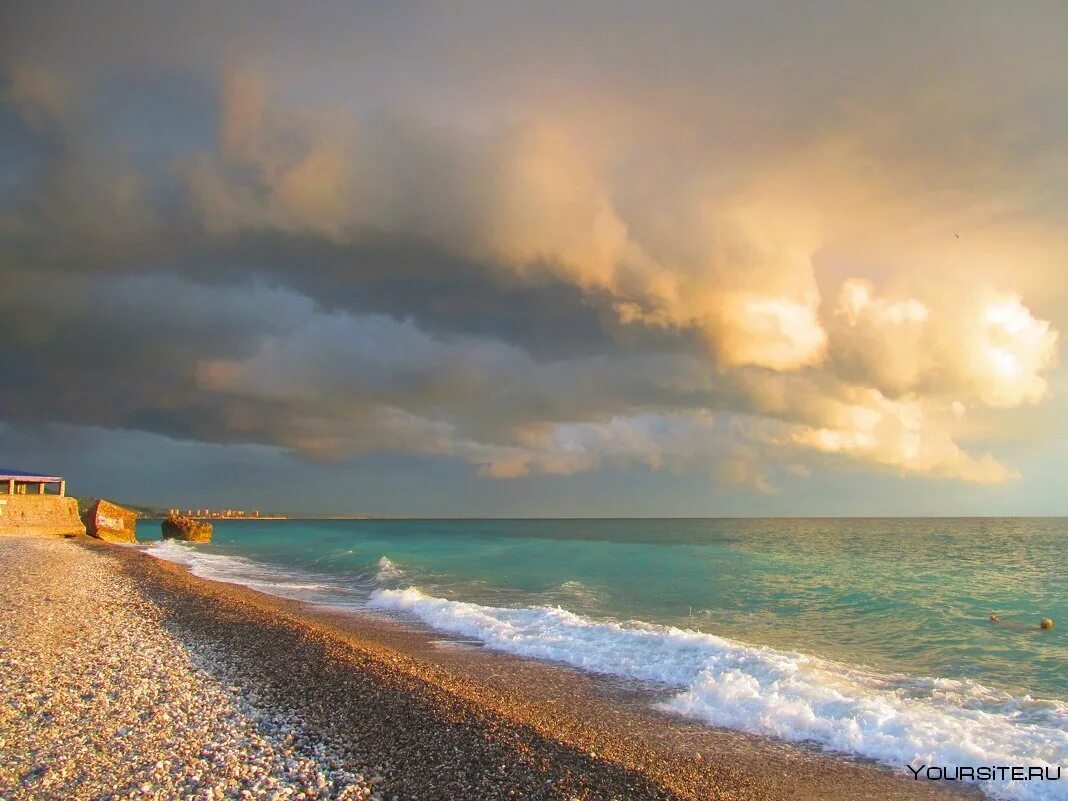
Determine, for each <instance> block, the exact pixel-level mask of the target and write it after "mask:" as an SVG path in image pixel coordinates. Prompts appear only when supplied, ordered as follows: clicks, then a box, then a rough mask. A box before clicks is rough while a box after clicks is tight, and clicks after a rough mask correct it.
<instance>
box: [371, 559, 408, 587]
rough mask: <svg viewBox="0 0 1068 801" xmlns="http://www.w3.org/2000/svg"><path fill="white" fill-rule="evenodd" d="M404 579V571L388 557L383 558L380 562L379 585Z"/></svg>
mask: <svg viewBox="0 0 1068 801" xmlns="http://www.w3.org/2000/svg"><path fill="white" fill-rule="evenodd" d="M402 578H404V571H403V570H401V569H400V568H399V567H397V565H396V563H395V562H393V560H392V559H390V558H389V557H388V556H383V557H382V558H381V559H379V560H378V574H377V576H376V579H377V581H378V583H379V584H386V583H390V582H397V581H400V580H401V579H402Z"/></svg>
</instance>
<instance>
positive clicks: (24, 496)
mask: <svg viewBox="0 0 1068 801" xmlns="http://www.w3.org/2000/svg"><path fill="white" fill-rule="evenodd" d="M49 490H52V492H49ZM66 492H67V482H66V481H64V479H63V477H62V476H49V475H43V474H41V473H26V472H22V471H17V470H7V469H3V468H0V534H22V535H54V536H66V537H69V536H74V535H76V534H84V533H85V525H84V524H83V523H82V521H81V519H79V517H78V501H77V500H76V499H74V498H68V497H66Z"/></svg>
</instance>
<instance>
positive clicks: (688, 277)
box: [0, 4, 1068, 492]
mask: <svg viewBox="0 0 1068 801" xmlns="http://www.w3.org/2000/svg"><path fill="white" fill-rule="evenodd" d="M237 10H239V7H238V6H234V7H233V8H231V9H228V10H226V11H225V12H223V11H217V10H215V9H213V8H209V7H204V8H201V9H198V10H192V11H190V12H189V13H187V14H183V15H182V16H181V18H180V19H178V18H174V17H172V16H171V13H172V12H171V11H169V10H168V9H167V8H166V7H159V8H152V7H146V8H143V9H141V10H140V11H139V12H137V13H136V14H133V15H129V16H128V15H125V14H124V15H121V16H120V15H118V14H117V12H116V13H115V14H112V15H110V16H109V13H108V11H107V10H106V9H105V10H104V11H103V12H102V13H101V14H100V15H99V16H101V17H103V18H110V19H112V21H113V22H114V26H113V27H112V28H108V27H106V26H105V27H104V28H101V27H99V26H97V25H96V24H94V23H90V22H89V21H86V20H82V21H80V22H79V20H78V19H76V16H77V15H76V14H75V15H71V14H67V13H61V12H60V11H59V10H58V9H56V8H52V7H50V6H48V5H47V4H38V5H35V6H34V7H33V8H22V9H19V10H17V11H12V12H9V14H10V18H9V19H8V25H6V26H5V30H6V31H8V33H7V34H5V36H6V38H7V42H6V44H7V45H9V47H7V48H5V52H6V53H7V54H8V55H7V56H5V59H6V61H5V62H3V63H2V65H0V66H2V68H3V74H4V94H3V106H2V108H0V149H2V151H3V152H4V153H5V154H7V155H6V156H5V157H4V161H3V163H0V238H2V240H3V255H2V256H0V259H2V261H0V280H2V283H3V287H4V291H3V293H2V294H0V352H2V354H3V361H2V364H0V383H2V386H3V389H2V390H0V414H2V416H3V418H4V419H5V420H7V421H9V422H19V423H25V424H35V425H46V424H52V423H57V422H60V423H69V424H76V425H85V426H97V427H104V428H110V429H116V430H125V429H129V430H134V431H146V432H153V433H161V434H164V435H166V436H170V437H174V438H177V439H183V440H193V441H202V442H208V443H238V442H240V443H249V444H262V445H272V446H280V447H282V448H285V449H290V450H291V451H293V452H294V453H297V454H300V455H302V456H304V457H308V458H311V459H317V460H324V459H325V460H344V459H347V458H349V457H351V456H353V455H359V454H368V453H402V454H410V455H416V456H443V457H446V458H452V459H456V460H458V461H459V462H462V463H466V464H469V465H470V466H471V469H472V470H476V471H478V472H479V473H480V474H481V475H484V476H487V477H492V478H497V479H512V478H517V477H521V476H526V475H530V474H534V473H546V474H555V475H571V474H577V473H582V472H588V471H594V470H597V469H600V468H604V467H609V468H633V467H639V468H642V469H649V470H670V471H675V472H680V473H682V472H703V473H707V475H708V476H709V477H710V480H711V481H715V482H717V483H720V484H722V485H724V486H738V487H746V488H749V489H752V490H756V491H760V492H774V491H775V490H776V476H782V475H790V476H794V477H797V476H814V475H819V474H822V473H823V472H832V471H836V470H841V469H845V468H851V467H852V468H856V467H861V468H865V469H872V470H876V471H886V470H892V471H895V472H898V473H905V474H915V475H922V476H930V477H940V478H951V479H958V480H962V481H967V482H977V483H990V484H993V483H1001V482H1005V481H1008V480H1011V479H1013V478H1015V477H1017V476H1018V475H1019V469H1018V467H1016V466H1015V465H1012V464H1008V463H1006V462H1005V461H1004V460H1003V459H1002V458H1000V457H999V455H998V454H997V453H996V452H994V450H993V446H994V444H995V443H1004V442H1005V441H1006V440H1011V439H1012V437H1013V433H1012V432H1014V431H1015V430H1017V425H1018V424H1017V421H1019V420H1025V419H1026V415H1028V414H1029V410H1030V409H1032V408H1034V407H1036V406H1038V405H1040V404H1046V403H1050V402H1056V401H1055V400H1054V399H1053V397H1052V396H1053V393H1052V390H1051V379H1052V377H1053V376H1054V375H1055V371H1056V370H1057V369H1058V336H1059V335H1058V331H1059V329H1060V328H1063V327H1064V325H1066V324H1068V320H1066V319H1064V318H1065V316H1066V315H1065V309H1066V308H1068V306H1066V304H1065V300H1066V297H1065V289H1066V286H1065V283H1064V280H1063V278H1062V275H1063V262H1064V258H1065V256H1066V255H1068V246H1066V244H1065V242H1064V240H1063V234H1062V233H1061V232H1062V231H1063V230H1064V228H1063V226H1064V222H1065V219H1064V217H1065V214H1066V210H1068V198H1065V196H1064V191H1065V190H1064V187H1065V186H1068V182H1066V181H1065V180H1064V179H1065V178H1066V177H1068V175H1066V173H1068V161H1066V160H1065V158H1064V155H1063V150H1062V148H1060V147H1059V146H1058V132H1065V131H1066V130H1068V121H1066V119H1065V115H1064V113H1063V112H1059V111H1056V110H1055V109H1054V108H1053V107H1054V106H1055V105H1056V104H1055V103H1053V102H1052V101H1053V100H1055V99H1056V98H1059V97H1061V96H1063V94H1062V93H1063V90H1064V89H1066V88H1068V87H1066V86H1065V83H1066V82H1068V80H1066V77H1065V75H1064V73H1063V70H1059V69H1057V68H1056V64H1057V63H1058V58H1059V57H1058V55H1057V47H1056V45H1057V41H1058V39H1057V37H1056V36H1055V35H1053V31H1051V28H1052V29H1056V28H1057V27H1058V26H1061V27H1063V26H1064V24H1065V20H1064V19H1058V17H1059V16H1060V15H1059V14H1058V13H1057V12H1055V11H1052V10H1051V11H1050V16H1051V17H1052V19H1049V18H1046V17H1044V16H1043V15H1041V14H1035V15H1034V16H1033V17H1032V18H1026V17H1025V18H1022V19H1020V20H1017V27H1016V28H1014V29H1013V30H1016V31H1019V30H1023V29H1026V31H1027V32H1028V33H1029V35H1028V36H1023V35H1022V34H1017V33H1011V32H1006V31H1005V30H1004V26H1000V23H999V19H998V17H999V15H1000V14H1001V13H1003V12H1002V10H1000V9H997V8H996V7H994V6H991V7H989V9H987V12H988V13H984V14H981V15H976V17H975V19H972V20H969V21H967V22H964V23H961V22H960V21H959V20H956V19H955V15H951V14H949V13H948V12H949V11H950V10H949V9H946V10H945V13H941V12H938V11H937V10H932V9H930V8H928V7H926V6H917V7H915V8H914V9H913V11H914V12H916V14H917V15H918V17H916V18H914V17H911V16H910V15H909V14H906V13H905V12H904V10H902V9H897V10H889V9H888V10H886V11H885V12H878V13H876V12H875V11H873V10H867V11H859V10H855V11H849V12H848V13H842V9H841V8H840V7H839V8H838V9H837V10H836V11H835V13H833V14H832V13H830V10H829V9H823V10H819V9H818V8H817V11H816V12H814V13H813V14H812V15H811V16H806V17H805V18H804V19H785V18H786V17H792V16H793V14H794V13H795V12H792V11H788V10H783V9H779V14H780V16H779V17H778V18H776V17H774V16H773V17H771V18H765V17H762V16H760V15H757V14H755V13H754V12H752V11H751V10H750V6H749V5H748V4H746V5H739V6H737V7H733V8H731V7H728V6H725V7H723V8H720V9H716V10H695V9H691V8H687V9H682V8H678V9H675V10H674V13H670V14H663V15H657V16H656V18H655V19H644V18H643V17H644V12H641V11H638V12H636V13H635V15H634V17H635V19H630V20H627V21H623V20H617V19H616V18H615V16H614V15H612V9H610V8H604V9H598V8H597V7H596V6H595V5H589V6H582V7H581V8H576V9H571V10H568V11H567V12H566V13H561V14H560V15H553V16H554V18H553V19H541V18H532V17H531V15H532V12H531V10H530V9H527V8H523V7H517V8H512V9H508V10H504V9H502V8H495V9H493V10H492V11H491V12H490V11H487V10H486V9H482V10H481V11H482V12H486V13H481V12H479V13H476V11H477V10H475V9H471V10H469V11H463V12H461V13H459V14H458V15H457V16H458V17H462V18H465V19H467V20H468V22H470V23H472V24H470V25H463V26H459V27H457V22H456V20H455V19H445V18H441V17H439V13H440V12H439V11H437V10H435V9H433V8H427V9H422V10H421V11H419V12H415V11H414V10H412V11H411V12H410V15H400V18H388V19H387V18H385V17H383V16H382V14H381V9H377V8H372V7H368V8H361V7H351V8H346V9H340V8H330V9H327V8H323V9H321V10H318V11H316V12H314V13H308V14H305V15H303V16H302V17H301V18H300V19H299V24H295V23H296V22H297V21H295V20H293V19H292V18H291V17H290V16H289V12H288V11H287V10H285V9H279V11H278V13H277V14H274V15H265V16H266V21H265V19H264V18H263V17H264V15H255V16H256V20H255V21H254V22H250V19H251V17H250V16H249V15H248V14H242V13H237ZM244 11H245V12H250V11H251V9H244ZM1004 13H1007V12H1004ZM235 14H236V16H235ZM895 15H896V16H895ZM535 16H536V15H535ZM951 16H952V17H954V19H950V17H951ZM557 17H559V18H557ZM606 19H611V22H612V24H610V25H607V26H606V24H605V20H606ZM769 19H770V21H769ZM917 19H918V20H919V22H918V24H917ZM271 20H273V22H272V21H271ZM286 22H291V23H294V24H290V25H286V24H283V23H286ZM476 23H477V24H476ZM172 26H179V27H181V29H182V30H184V31H185V33H186V37H185V41H187V42H190V43H193V44H195V45H196V47H194V48H192V50H195V51H196V52H192V50H190V51H187V50H185V49H183V48H180V47H176V46H175V45H174V43H173V37H171V36H170V35H169V34H168V31H169V30H171V28H172ZM427 29H431V30H434V31H435V32H436V33H437V37H436V38H435V40H434V43H433V44H430V45H425V41H424V34H425V31H426V30H427ZM346 30H348V31H351V32H354V33H353V35H357V34H358V37H364V36H366V37H368V38H367V41H366V42H365V45H366V47H364V48H363V49H361V48H359V47H356V48H354V47H352V46H346V45H345V37H343V36H340V35H339V33H338V32H339V31H346ZM608 30H611V31H612V32H613V33H612V35H611V36H609V35H608V34H607V31H608ZM874 30H880V31H883V35H882V37H881V38H879V37H876V38H873V37H874V34H873V31H874ZM575 31H583V32H584V33H586V34H588V39H586V40H582V41H577V40H576V39H575V38H574V36H575ZM14 32H18V33H21V34H22V36H21V37H18V36H16V35H15V33H14ZM375 32H378V33H379V34H383V33H384V32H388V38H389V41H390V42H391V48H389V49H384V48H383V47H382V45H381V44H380V43H378V44H376V43H375V41H377V40H375V41H372V39H374V37H373V36H372V34H373V33H375ZM520 33H521V34H522V35H520ZM698 33H701V34H703V35H698ZM76 34H77V35H76ZM228 35H229V36H230V38H227V37H228ZM316 36H319V37H320V38H321V40H322V41H321V45H320V46H319V47H317V48H309V47H307V46H306V45H307V42H308V41H309V40H310V39H314V38H315V37H316ZM945 36H949V39H948V40H946V41H948V45H947V46H940V47H939V48H934V47H930V46H929V44H930V42H933V41H935V40H939V41H943V39H941V38H940V37H945ZM16 40H17V41H16ZM361 41H363V40H362V38H361ZM25 42H30V43H31V44H32V45H33V46H27V45H26V44H25ZM717 44H718V45H719V46H716V45H717ZM302 45H303V46H302ZM471 54H477V56H478V58H477V59H476V60H477V61H478V62H479V68H478V69H475V68H474V66H473V65H472V64H471V63H470V62H469V61H468V60H467V59H468V57H469V56H471ZM621 54H622V55H621ZM483 62H485V63H483ZM490 64H492V65H495V66H496V69H489V68H488V66H489V65H490ZM483 67H486V68H485V69H484V68H483ZM844 75H848V79H846V78H844V77H843V76H844ZM372 76H374V80H372ZM980 84H981V85H982V86H983V87H984V91H983V92H982V93H981V95H982V97H979V96H978V95H977V93H976V92H975V91H974V89H975V87H976V86H977V85H980ZM1025 430H1026V426H1025V425H1019V431H1020V432H1021V434H1020V436H1023V435H1024V434H1023V432H1024V431H1025Z"/></svg>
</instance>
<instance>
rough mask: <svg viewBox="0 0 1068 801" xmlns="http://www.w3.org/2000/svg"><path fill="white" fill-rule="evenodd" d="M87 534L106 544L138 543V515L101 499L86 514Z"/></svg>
mask: <svg viewBox="0 0 1068 801" xmlns="http://www.w3.org/2000/svg"><path fill="white" fill-rule="evenodd" d="M85 533H86V534H88V535H89V536H90V537H96V538H97V539H101V540H104V541H105V542H137V536H136V534H137V513H136V512H131V511H130V510H129V509H124V508H122V507H121V506H119V505H118V504H114V503H111V502H110V501H105V500H104V499H103V498H101V499H100V500H98V501H96V503H94V504H93V505H92V506H90V507H89V509H88V510H87V511H86V513H85Z"/></svg>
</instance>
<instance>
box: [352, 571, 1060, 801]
mask: <svg viewBox="0 0 1068 801" xmlns="http://www.w3.org/2000/svg"><path fill="white" fill-rule="evenodd" d="M368 605H369V606H371V607H372V608H377V609H388V610H394V611H402V612H406V613H409V614H411V615H414V616H415V617H417V618H419V619H420V620H422V621H423V622H424V623H426V624H428V625H430V626H431V627H433V628H435V629H439V630H441V631H446V632H450V633H453V634H459V635H463V636H465V637H470V638H473V639H476V640H479V641H481V642H483V643H484V644H485V645H486V646H487V647H489V648H494V649H498V650H501V651H507V652H509V653H512V654H517V655H520V656H527V657H533V658H537V659H548V660H553V661H556V662H564V663H566V664H569V665H572V666H574V667H577V668H581V669H584V670H589V671H595V672H599V673H605V674H611V675H615V676H624V677H628V678H632V679H638V680H643V681H648V682H656V683H658V684H661V685H669V686H671V687H674V688H677V689H678V693H677V695H675V696H674V697H672V698H671V699H670V700H668V701H666V702H664V703H662V704H661V708H663V709H665V710H667V711H670V712H674V713H678V714H680V715H685V716H688V717H692V718H697V719H700V720H703V721H705V722H707V723H710V724H713V725H716V726H725V727H730V728H735V729H742V730H744V731H748V732H753V733H756V734H765V735H771V736H775V737H779V738H782V739H786V740H793V741H804V742H814V743H817V744H819V745H821V746H823V747H825V748H827V749H830V750H834V751H839V752H843V753H848V754H855V755H860V756H864V757H869V758H872V759H875V760H878V761H880V762H882V763H884V764H886V765H889V766H891V767H894V768H897V769H898V770H903V769H904V765H906V764H913V765H914V766H917V767H918V766H919V765H920V764H921V763H922V764H928V765H943V766H955V765H974V766H979V765H1027V766H1032V765H1033V766H1039V767H1043V768H1045V767H1051V768H1054V769H1056V767H1057V766H1058V765H1063V764H1064V762H1065V761H1066V760H1068V706H1066V705H1065V704H1063V703H1061V702H1057V701H1043V700H1035V699H1032V698H1030V697H1027V696H1025V697H1013V696H1011V695H1009V694H1007V693H1002V692H998V691H994V690H991V689H989V688H986V687H984V686H982V685H980V684H977V683H975V682H969V681H956V680H949V679H939V678H915V677H907V676H902V675H891V674H879V673H876V672H873V671H869V670H864V669H860V668H855V667H851V666H848V665H844V664H841V663H837V662H832V661H829V660H824V659H819V658H817V657H813V656H809V655H806V654H802V653H797V652H791V651H783V650H777V649H773V648H768V647H757V646H751V645H746V644H744V643H740V642H735V641H732V640H728V639H725V638H722V637H717V636H715V635H712V634H705V633H701V632H696V631H687V630H684V629H678V628H673V627H667V626H659V625H652V624H646V623H641V622H630V623H626V624H621V623H615V622H606V621H596V620H592V619H589V618H586V617H583V616H580V615H576V614H574V613H572V612H568V611H567V610H565V609H561V608H558V607H556V608H553V607H537V608H516V609H511V608H502V607H492V606H482V605H479V604H474V603H466V602H461V601H451V600H446V599H443V598H435V597H433V596H430V595H427V594H425V593H423V592H421V591H420V590H418V589H416V588H413V587H410V588H408V589H381V590H377V591H376V592H374V593H373V594H372V596H371V599H370V601H369V604H368ZM983 789H984V790H985V791H987V792H988V793H990V794H991V795H994V796H997V797H1002V798H1013V799H1035V800H1036V801H1037V800H1041V801H1054V800H1055V799H1068V781H1030V782H1028V781H1021V782H1011V781H1000V782H986V783H984V784H983Z"/></svg>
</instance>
